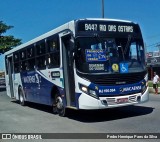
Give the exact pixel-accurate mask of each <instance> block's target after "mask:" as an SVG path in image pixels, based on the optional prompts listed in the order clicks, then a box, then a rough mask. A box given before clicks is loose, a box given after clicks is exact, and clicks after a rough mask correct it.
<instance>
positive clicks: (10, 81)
mask: <svg viewBox="0 0 160 142" xmlns="http://www.w3.org/2000/svg"><path fill="white" fill-rule="evenodd" d="M7 68H8V87H7V88H8V89H9V90H8V91H9V92H10V95H11V96H10V97H11V98H14V97H15V96H14V82H13V77H14V72H13V56H9V57H7Z"/></svg>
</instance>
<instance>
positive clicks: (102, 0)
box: [102, 0, 104, 18]
mask: <svg viewBox="0 0 160 142" xmlns="http://www.w3.org/2000/svg"><path fill="white" fill-rule="evenodd" d="M102 18H104V0H102Z"/></svg>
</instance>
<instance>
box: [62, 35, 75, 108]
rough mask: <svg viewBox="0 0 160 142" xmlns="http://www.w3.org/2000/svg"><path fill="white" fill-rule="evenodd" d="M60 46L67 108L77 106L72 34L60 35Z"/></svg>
mask: <svg viewBox="0 0 160 142" xmlns="http://www.w3.org/2000/svg"><path fill="white" fill-rule="evenodd" d="M59 36H60V45H61V47H62V66H63V67H62V68H63V79H64V90H65V96H66V101H67V106H73V107H74V106H76V104H75V80H74V70H73V60H72V59H73V57H72V56H73V53H72V45H71V34H70V33H68V34H60V35H59Z"/></svg>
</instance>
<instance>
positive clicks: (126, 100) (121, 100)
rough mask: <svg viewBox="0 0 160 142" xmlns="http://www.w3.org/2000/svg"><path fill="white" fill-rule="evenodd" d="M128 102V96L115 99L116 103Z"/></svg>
mask: <svg viewBox="0 0 160 142" xmlns="http://www.w3.org/2000/svg"><path fill="white" fill-rule="evenodd" d="M127 102H128V98H119V99H117V103H118V104H121V103H127Z"/></svg>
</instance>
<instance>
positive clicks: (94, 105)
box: [79, 88, 149, 110]
mask: <svg viewBox="0 0 160 142" xmlns="http://www.w3.org/2000/svg"><path fill="white" fill-rule="evenodd" d="M148 100H149V91H148V88H147V89H146V91H145V92H144V93H143V94H142V93H136V94H132V95H126V96H114V97H99V99H96V98H93V97H91V96H89V95H87V94H85V93H82V94H81V96H80V97H79V109H88V110H89V109H106V108H113V107H121V106H127V105H134V104H140V103H144V102H147V101H148Z"/></svg>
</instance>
